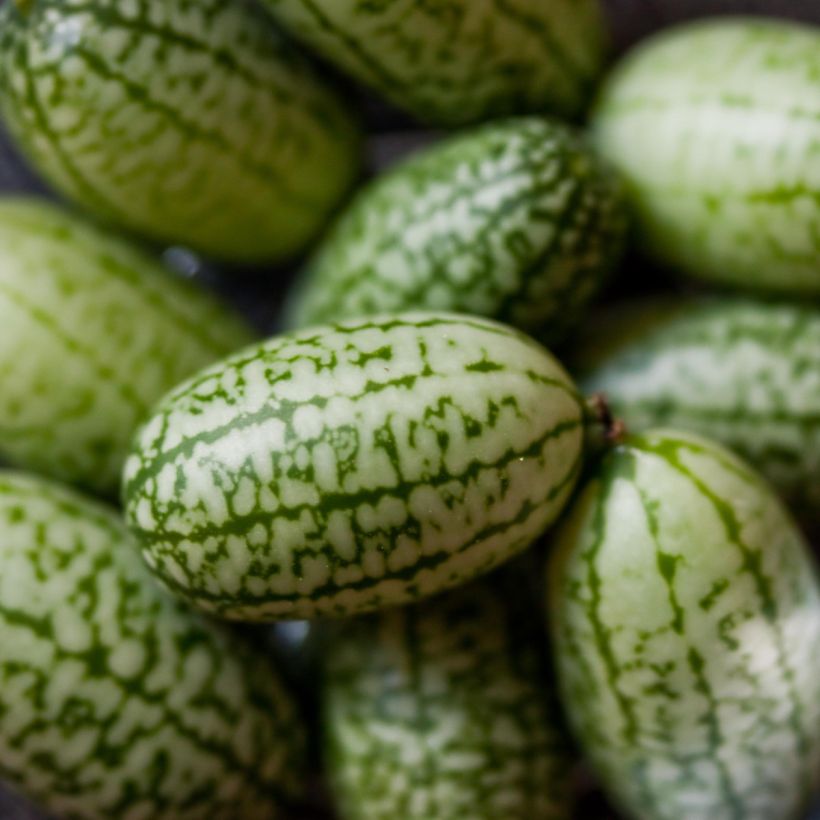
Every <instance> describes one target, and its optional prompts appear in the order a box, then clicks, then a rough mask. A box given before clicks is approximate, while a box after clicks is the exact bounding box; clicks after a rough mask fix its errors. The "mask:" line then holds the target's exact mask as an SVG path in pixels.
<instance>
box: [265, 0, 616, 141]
mask: <svg viewBox="0 0 820 820" xmlns="http://www.w3.org/2000/svg"><path fill="white" fill-rule="evenodd" d="M266 4H267V6H268V8H269V9H270V10H271V11H272V12H273V14H274V15H275V16H276V17H277V19H279V20H280V21H281V22H282V23H283V24H284V25H286V26H288V27H289V28H290V29H291V30H292V31H293V32H294V34H296V35H297V36H298V37H300V38H302V39H303V40H304V41H305V42H306V43H308V44H310V45H311V46H313V47H314V48H316V49H317V50H318V51H319V52H320V53H322V54H323V55H324V56H325V57H326V58H327V59H329V60H330V61H332V62H333V63H335V64H336V65H337V66H339V67H340V68H342V69H344V70H345V71H347V72H348V73H349V74H351V75H352V76H354V77H356V78H357V79H359V80H361V81H362V82H364V83H367V84H368V85H369V86H371V87H373V88H374V89H376V90H377V91H379V92H380V93H381V94H383V95H384V96H385V97H387V99H389V100H391V101H392V102H393V103H394V104H395V105H397V106H399V107H400V108H403V109H405V110H407V111H409V112H410V113H412V114H414V115H415V116H417V117H419V118H421V119H422V120H425V121H427V122H430V123H436V124H440V125H448V126H455V125H464V124H466V123H470V122H477V121H479V120H484V119H492V118H495V117H499V116H502V115H504V114H524V113H530V112H542V111H551V112H553V113H556V114H562V115H575V114H577V113H579V111H580V110H581V109H582V108H583V107H584V105H585V103H586V102H587V101H588V97H589V95H590V93H591V91H592V89H593V87H594V84H595V81H596V79H597V77H598V74H599V72H600V70H601V68H602V67H603V62H604V58H605V52H606V42H605V41H606V38H605V35H604V25H603V19H602V15H601V10H600V7H599V4H598V0H549V2H546V3H545V2H542V0H504V2H491V0H449V2H447V3H446V4H443V3H418V2H416V0H393V2H378V3H362V2H360V0H266Z"/></svg>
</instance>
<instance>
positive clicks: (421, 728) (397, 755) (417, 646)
mask: <svg viewBox="0 0 820 820" xmlns="http://www.w3.org/2000/svg"><path fill="white" fill-rule="evenodd" d="M502 573H503V571H502ZM522 603H523V602H522V599H521V597H520V589H517V588H516V586H515V585H511V584H510V583H506V584H502V583H499V581H498V580H497V579H495V578H493V579H491V580H489V581H488V580H484V579H482V580H481V581H479V582H476V583H473V584H471V585H468V586H467V587H462V588H460V589H457V590H454V591H450V592H448V593H446V594H444V595H441V596H438V597H437V598H434V599H432V600H430V601H425V602H424V603H423V604H416V605H413V606H410V607H400V608H395V609H391V610H389V611H387V612H382V613H378V614H376V615H371V616H368V617H366V618H361V619H358V620H352V621H346V622H343V623H341V624H339V627H338V629H336V630H334V631H333V632H332V633H331V634H330V635H329V636H327V658H326V671H325V682H324V686H323V692H324V697H323V702H324V710H323V726H324V734H325V739H326V743H325V747H326V755H325V756H326V760H327V761H328V766H329V769H330V776H331V780H332V782H333V785H334V792H335V797H336V801H337V803H338V805H339V807H340V811H341V816H342V817H343V818H345V820H395V818H402V819H403V820H429V818H433V817H434V818H437V820H456V818H467V817H469V818H472V819H474V820H481V819H486V820H497V818H504V820H532V818H539V820H552V819H553V818H554V820H559V819H560V818H569V817H570V814H571V808H572V805H571V803H572V795H571V791H572V778H571V776H570V774H571V772H570V770H571V767H572V764H573V762H574V758H573V754H572V752H571V751H570V747H569V743H568V742H567V739H566V738H565V736H564V730H563V726H562V725H561V723H560V720H559V719H558V717H557V714H556V710H555V704H554V703H552V702H551V700H550V696H549V693H548V691H547V688H546V687H545V685H544V681H545V680H546V674H547V673H546V671H545V669H544V666H543V662H542V661H543V659H542V658H540V656H539V652H538V646H539V643H540V644H541V645H543V637H541V636H540V634H539V630H538V628H537V622H538V618H537V616H536V609H535V607H533V608H532V610H531V611H530V610H529V609H528V607H527V606H524V605H522Z"/></svg>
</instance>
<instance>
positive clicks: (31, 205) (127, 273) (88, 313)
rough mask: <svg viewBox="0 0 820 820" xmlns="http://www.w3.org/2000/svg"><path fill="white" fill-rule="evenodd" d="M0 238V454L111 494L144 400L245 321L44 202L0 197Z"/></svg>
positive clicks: (207, 356)
mask: <svg viewBox="0 0 820 820" xmlns="http://www.w3.org/2000/svg"><path fill="white" fill-rule="evenodd" d="M0 249H2V253H0V328H2V331H1V332H0V379H1V380H2V391H0V459H2V460H6V461H8V462H10V463H12V464H14V465H17V466H19V467H23V468H25V469H29V470H35V471H37V472H42V473H46V474H49V475H52V476H54V477H56V478H60V479H62V480H65V481H69V482H72V483H76V484H79V485H82V486H84V487H85V488H87V489H91V490H94V491H95V492H100V493H104V494H109V495H113V494H116V491H117V489H118V487H119V481H120V475H121V472H122V465H123V462H124V460H125V455H126V453H127V450H128V447H129V444H130V441H131V438H132V436H133V434H134V431H135V430H136V428H137V426H138V425H139V423H140V422H141V421H142V420H143V419H144V418H145V417H146V416H147V415H148V413H149V410H150V408H151V406H152V405H153V403H154V402H155V401H156V400H157V399H159V398H160V397H161V396H162V395H163V394H164V393H166V392H167V391H168V390H170V389H171V387H173V386H174V385H176V384H177V383H178V382H179V381H180V380H181V379H183V378H185V377H186V376H189V375H190V374H191V373H193V372H195V371H197V370H199V369H201V368H202V367H204V366H205V365H206V364H209V363H211V362H213V361H215V360H216V359H219V358H220V357H222V356H225V355H227V354H228V353H229V352H231V351H233V350H235V349H237V348H239V347H241V346H243V345H244V344H246V343H248V342H249V341H251V339H252V338H253V337H252V333H251V331H250V330H249V328H248V327H247V326H246V325H245V324H244V322H242V321H241V320H240V319H239V318H238V317H237V316H235V315H234V314H233V313H232V312H231V311H229V310H228V309H227V308H224V307H222V306H221V305H219V304H218V303H217V302H216V300H214V299H213V298H211V297H210V296H208V295H207V294H205V293H203V292H201V291H200V290H198V289H196V288H195V287H194V286H192V285H191V284H189V283H187V282H184V281H182V280H181V279H178V278H176V277H174V276H172V275H171V274H170V273H169V272H168V271H166V270H165V269H164V268H162V267H161V266H160V265H159V264H158V263H157V262H156V261H154V260H153V259H152V258H150V257H149V256H148V255H146V254H145V253H143V252H142V251H140V250H138V249H137V248H135V247H134V246H132V245H130V244H128V243H126V242H124V241H122V240H121V239H118V238H116V237H113V236H109V235H107V234H105V233H103V232H101V231H100V230H98V229H97V228H95V227H93V226H91V225H89V224H87V223H85V222H83V221H81V220H80V219H78V218H76V217H74V216H72V215H70V214H69V213H67V212H64V211H62V210H60V209H58V208H57V207H55V206H53V205H49V204H46V203H44V202H36V201H34V200H26V199H2V200H0Z"/></svg>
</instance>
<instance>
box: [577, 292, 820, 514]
mask: <svg viewBox="0 0 820 820" xmlns="http://www.w3.org/2000/svg"><path fill="white" fill-rule="evenodd" d="M636 320H637V322H638V326H636ZM593 336H594V338H596V339H597V338H598V337H600V344H597V343H596V342H594V341H593V342H591V344H592V345H593V346H595V347H598V348H599V349H598V352H597V353H596V354H595V356H594V357H593V358H594V360H595V361H594V363H593V361H590V360H588V361H587V362H586V364H587V370H586V372H584V373H583V376H582V379H581V386H582V387H583V388H584V389H585V390H588V391H602V392H604V393H606V396H607V398H608V400H609V403H610V406H611V408H612V410H613V412H614V413H615V415H616V416H618V417H619V418H621V419H623V420H624V421H625V422H626V425H627V427H628V428H629V429H630V430H632V431H635V432H637V431H639V430H644V429H647V428H649V427H654V426H658V425H667V426H670V427H675V428H680V429H683V430H693V431H695V432H698V433H701V434H703V435H706V436H709V437H710V438H714V439H716V440H718V441H721V442H722V443H723V444H725V445H726V446H728V447H731V448H732V449H733V450H735V451H736V452H737V453H739V454H740V455H742V456H743V457H744V458H746V459H747V460H748V461H749V462H750V463H751V464H753V465H754V466H755V467H756V468H757V469H758V470H760V471H761V472H762V473H763V474H764V475H765V476H766V477H767V478H768V479H769V480H770V481H771V482H772V484H773V485H774V486H775V487H776V489H777V490H778V491H779V492H780V493H781V494H782V495H783V497H784V498H785V499H786V500H787V501H788V502H789V503H790V504H791V505H792V506H793V510H794V511H795V512H796V513H798V514H799V515H801V516H807V517H812V518H814V519H817V518H818V517H820V516H818V510H820V310H818V308H816V307H800V306H797V305H777V304H768V303H765V302H754V301H750V300H745V299H744V300H740V299H713V300H709V301H688V302H686V301H684V302H682V303H680V302H679V303H678V304H676V305H674V306H672V305H670V304H668V303H666V302H657V303H656V302H651V301H647V302H638V303H635V304H631V305H629V307H628V308H627V309H622V310H621V311H617V310H615V311H613V312H612V313H611V315H610V317H609V320H608V321H607V317H606V314H604V317H603V319H602V320H600V321H597V322H596V326H595V328H594V330H593Z"/></svg>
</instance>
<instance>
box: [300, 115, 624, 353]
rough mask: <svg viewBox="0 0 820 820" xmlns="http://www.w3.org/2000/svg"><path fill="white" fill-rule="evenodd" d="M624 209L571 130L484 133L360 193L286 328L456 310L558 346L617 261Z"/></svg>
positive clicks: (539, 127)
mask: <svg viewBox="0 0 820 820" xmlns="http://www.w3.org/2000/svg"><path fill="white" fill-rule="evenodd" d="M624 210H625V206H624V204H623V202H622V200H621V196H620V189H619V186H618V184H617V183H616V181H615V180H614V179H613V178H612V177H611V176H610V175H609V174H608V172H607V171H605V170H604V169H603V168H602V167H601V166H600V164H599V163H598V162H597V160H596V159H595V157H594V156H592V154H591V153H590V152H589V151H588V150H587V148H586V147H585V146H584V145H583V143H582V142H581V140H580V138H579V137H578V135H577V134H576V133H575V132H574V131H573V130H571V129H569V128H567V127H566V126H563V125H561V124H559V123H554V122H549V121H548V120H542V119H536V118H534V117H533V118H526V119H514V120H507V121H504V122H500V123H493V124H491V125H488V126H484V127H482V128H480V129H477V130H475V131H473V132H471V133H468V134H464V135H460V136H458V137H455V138H452V139H450V140H448V141H446V142H444V143H442V144H439V145H435V146H433V147H432V148H430V149H427V150H426V151H422V152H421V153H419V154H418V155H417V156H415V157H413V158H411V159H410V160H409V161H408V162H405V163H403V164H402V165H400V166H399V167H397V168H396V169H394V170H393V171H391V172H388V173H387V174H385V175H384V176H382V177H379V178H378V179H377V180H376V181H375V182H374V183H372V184H371V185H370V187H369V188H367V189H365V191H364V192H363V193H361V194H360V195H359V197H358V199H357V200H356V201H355V203H354V204H353V205H352V207H351V208H350V210H349V211H347V212H346V213H345V214H344V216H343V217H342V218H341V220H340V221H339V222H338V223H337V225H336V226H335V229H334V230H333V231H332V232H331V234H330V235H329V237H328V239H327V240H326V241H325V243H324V244H323V246H322V247H321V248H320V250H319V252H318V254H317V257H316V259H315V261H314V263H313V265H312V266H311V268H310V270H309V271H308V275H307V277H306V279H305V281H304V282H303V284H302V286H301V289H299V290H297V295H296V300H295V304H294V305H293V309H292V313H293V322H294V323H295V324H297V325H305V324H311V323H322V322H327V321H336V320H338V319H346V318H357V317H359V316H367V315H372V314H375V313H380V312H386V311H401V310H414V309H434V310H452V311H456V312H459V313H471V314H478V315H482V316H490V317H492V318H496V319H499V320H500V321H503V322H507V323H509V324H511V325H514V326H516V327H519V328H521V329H522V330H524V331H526V332H528V333H532V334H533V335H537V336H538V338H539V339H542V340H543V341H545V342H553V341H555V340H557V339H560V338H561V337H562V336H563V335H565V333H566V331H567V330H568V329H569V328H570V327H571V326H572V325H573V323H574V322H575V321H576V320H577V318H578V316H579V314H580V313H581V311H582V310H583V308H584V307H585V306H586V304H587V302H588V301H589V300H590V299H591V298H592V297H593V296H594V295H595V293H596V292H597V290H598V288H599V286H600V284H601V282H602V281H603V279H604V278H605V277H606V275H607V274H608V273H609V272H610V271H611V270H612V269H613V268H614V267H615V265H616V264H617V262H618V260H619V259H620V255H621V251H622V249H623V246H624V240H625V233H626V215H625V213H624Z"/></svg>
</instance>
